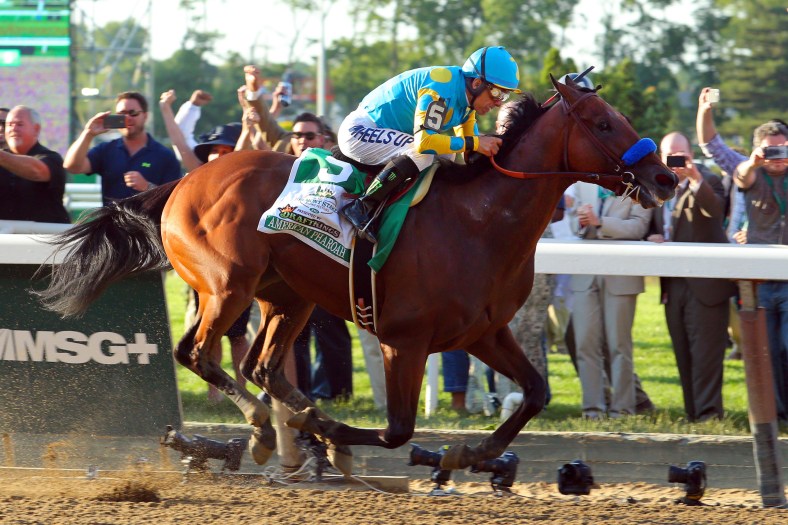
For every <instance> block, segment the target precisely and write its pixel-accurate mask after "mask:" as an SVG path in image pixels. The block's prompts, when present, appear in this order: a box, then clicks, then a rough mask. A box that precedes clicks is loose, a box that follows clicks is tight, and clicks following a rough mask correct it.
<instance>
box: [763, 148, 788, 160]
mask: <svg viewBox="0 0 788 525" xmlns="http://www.w3.org/2000/svg"><path fill="white" fill-rule="evenodd" d="M763 158H764V159H767V160H778V159H788V146H766V147H765V148H763Z"/></svg>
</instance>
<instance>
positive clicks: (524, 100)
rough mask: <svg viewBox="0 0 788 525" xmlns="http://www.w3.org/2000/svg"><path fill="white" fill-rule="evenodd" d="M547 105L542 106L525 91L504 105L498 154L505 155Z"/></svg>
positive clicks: (544, 110) (543, 111) (544, 111)
mask: <svg viewBox="0 0 788 525" xmlns="http://www.w3.org/2000/svg"><path fill="white" fill-rule="evenodd" d="M548 109H549V107H546V108H543V107H542V106H541V105H540V104H539V103H538V102H537V101H536V99H535V98H534V96H533V95H532V94H530V93H525V94H524V95H522V96H521V97H520V98H519V99H517V100H515V101H514V103H512V104H510V105H508V106H506V114H505V116H504V119H503V122H501V126H500V127H502V128H503V129H504V130H505V131H504V132H503V134H502V135H500V137H501V138H502V139H503V144H501V149H500V150H499V151H498V156H501V157H505V156H506V155H507V154H508V153H509V151H510V150H511V149H512V148H513V147H514V145H515V144H516V143H517V139H519V138H520V137H522V136H523V134H524V133H525V132H526V131H528V130H529V129H530V128H531V126H532V125H533V124H534V122H536V120H537V119H538V118H539V117H541V116H542V115H544V114H545V113H546V112H547V110H548Z"/></svg>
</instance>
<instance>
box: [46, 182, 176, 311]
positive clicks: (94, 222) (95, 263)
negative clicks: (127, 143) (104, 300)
mask: <svg viewBox="0 0 788 525" xmlns="http://www.w3.org/2000/svg"><path fill="white" fill-rule="evenodd" d="M178 182H179V181H174V182H170V183H168V184H164V185H162V186H159V187H157V188H153V189H152V190H149V191H146V192H144V193H140V194H139V195H135V196H133V197H130V198H128V199H123V200H120V201H117V202H113V203H111V204H109V205H107V206H104V207H102V208H97V209H95V210H92V211H90V212H88V213H86V214H85V215H83V216H82V217H81V218H80V220H79V221H78V223H77V224H76V225H74V226H73V227H72V228H70V229H68V230H66V231H65V232H63V233H61V234H58V235H57V236H56V237H55V238H54V239H53V240H52V244H53V245H55V246H56V248H55V252H54V254H53V258H54V257H55V256H56V255H58V254H59V253H60V252H63V251H65V256H64V258H63V261H62V262H61V263H60V264H54V263H53V264H52V266H51V268H52V269H51V280H50V283H49V286H48V287H47V288H46V289H44V290H41V291H34V292H33V293H34V294H35V295H37V296H38V297H39V299H40V300H41V302H42V303H43V305H44V307H45V308H47V309H49V310H52V311H54V312H57V313H59V314H60V315H62V316H63V317H71V316H79V315H82V314H84V313H85V311H86V310H87V308H88V306H89V305H90V303H92V302H93V301H95V300H96V299H97V298H98V297H99V296H100V295H101V294H102V293H103V292H104V290H105V289H106V288H107V287H108V286H109V285H111V284H112V283H115V282H117V281H119V280H121V279H122V278H124V277H127V276H130V275H136V274H138V273H141V272H145V271H149V270H164V269H167V268H169V267H170V263H169V261H168V259H167V255H166V254H165V253H164V246H163V245H162V241H161V214H162V212H163V211H164V206H165V204H167V200H168V199H169V198H170V195H171V194H172V192H173V191H174V189H175V186H176V185H177V184H178ZM43 268H44V266H42V267H41V269H39V272H41V270H43Z"/></svg>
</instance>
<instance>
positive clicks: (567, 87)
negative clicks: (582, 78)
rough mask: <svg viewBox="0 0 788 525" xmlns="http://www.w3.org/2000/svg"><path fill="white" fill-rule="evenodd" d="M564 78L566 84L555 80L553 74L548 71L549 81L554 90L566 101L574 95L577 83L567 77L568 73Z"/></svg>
mask: <svg viewBox="0 0 788 525" xmlns="http://www.w3.org/2000/svg"><path fill="white" fill-rule="evenodd" d="M564 78H566V84H564V83H563V82H559V81H557V80H556V79H555V77H554V76H553V74H552V73H550V82H552V83H553V87H554V88H555V90H556V91H558V92H559V93H560V94H561V96H562V97H564V98H565V99H566V100H567V101H571V100H572V98H573V96H574V95H573V93H574V92H575V91H576V90H577V84H576V83H575V81H574V80H572V79H571V78H570V77H569V75H567V76H566V77H564Z"/></svg>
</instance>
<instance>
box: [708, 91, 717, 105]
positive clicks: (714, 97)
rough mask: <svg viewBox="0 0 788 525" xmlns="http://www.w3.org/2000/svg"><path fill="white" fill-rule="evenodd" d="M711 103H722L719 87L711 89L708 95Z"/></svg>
mask: <svg viewBox="0 0 788 525" xmlns="http://www.w3.org/2000/svg"><path fill="white" fill-rule="evenodd" d="M708 101H709V104H719V103H720V90H719V89H710V90H709V96H708Z"/></svg>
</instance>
